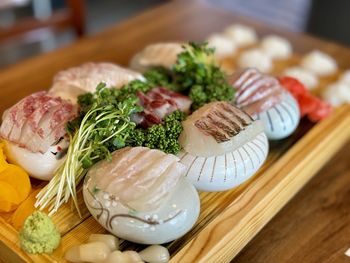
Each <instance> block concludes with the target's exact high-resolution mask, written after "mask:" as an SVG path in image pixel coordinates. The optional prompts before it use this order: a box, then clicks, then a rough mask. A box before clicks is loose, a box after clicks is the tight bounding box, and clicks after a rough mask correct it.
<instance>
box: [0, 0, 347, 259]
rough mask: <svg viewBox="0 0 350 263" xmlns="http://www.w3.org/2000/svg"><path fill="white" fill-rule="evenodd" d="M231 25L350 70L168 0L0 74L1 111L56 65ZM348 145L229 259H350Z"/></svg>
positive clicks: (343, 54) (301, 40)
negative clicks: (122, 21) (349, 253)
mask: <svg viewBox="0 0 350 263" xmlns="http://www.w3.org/2000/svg"><path fill="white" fill-rule="evenodd" d="M234 22H240V23H245V24H249V25H252V26H254V27H255V28H256V29H257V31H258V32H259V34H266V33H272V32H274V33H278V34H280V35H284V36H286V37H288V38H289V39H290V40H291V41H292V42H293V45H294V47H295V49H296V50H297V51H298V52H301V53H303V52H306V51H308V50H310V49H313V48H315V47H317V48H320V49H323V50H324V51H326V52H329V53H330V54H332V55H333V56H334V57H336V58H337V60H338V63H339V64H340V66H341V67H343V68H350V50H349V49H347V48H345V47H341V46H339V45H336V44H333V43H328V42H324V41H321V40H317V39H314V38H311V37H309V36H306V35H301V34H294V33H289V32H284V31H283V30H279V29H275V28H271V27H269V26H265V25H262V24H260V23H258V22H254V21H251V20H249V19H246V18H242V17H238V16H234V15H232V14H229V13H227V12H225V11H223V10H218V9H215V8H214V7H211V6H208V5H206V4H205V3H203V1H199V0H197V1H196V0H192V1H172V2H171V3H168V4H164V5H163V6H160V7H158V8H155V9H152V10H149V11H147V12H145V13H143V14H141V15H140V16H137V17H135V18H132V19H129V20H127V21H125V22H124V23H121V24H119V25H117V26H114V27H111V28H110V29H108V30H106V31H104V32H102V33H100V34H98V35H96V36H94V37H91V38H88V39H83V40H81V41H78V42H76V43H74V44H72V45H70V46H67V47H65V48H62V49H60V50H57V51H55V52H52V53H48V54H44V55H41V56H39V57H35V58H33V59H30V60H27V61H25V62H22V63H20V64H17V65H14V66H11V67H9V68H7V69H5V70H3V71H1V72H0V94H1V105H0V112H2V111H3V110H4V109H6V108H8V107H9V106H11V105H12V104H13V103H15V102H16V101H17V100H19V99H20V98H22V97H24V96H25V95H28V94H29V93H32V92H34V91H38V90H42V89H46V88H48V87H49V86H50V84H51V82H52V77H53V75H54V74H55V73H56V72H58V71H59V70H61V69H65V68H67V67H70V66H74V65H79V64H81V63H83V62H86V61H112V62H116V63H119V64H122V65H127V63H128V60H129V58H130V57H131V55H132V54H134V53H135V52H136V51H138V50H140V49H141V48H142V47H143V46H145V45H146V44H148V43H152V42H156V41H167V40H203V39H205V38H206V37H207V36H208V35H209V34H210V33H212V32H218V31H221V30H222V29H223V28H224V27H225V26H227V25H229V24H232V23H234ZM349 146H350V144H348V145H347V146H345V147H344V149H343V150H342V151H341V152H340V153H339V155H337V156H336V157H335V158H334V159H333V160H332V161H331V162H330V163H329V164H328V165H327V166H326V167H325V168H324V169H323V170H322V171H321V172H319V173H318V174H317V176H316V177H315V178H314V179H313V180H312V181H311V182H310V183H309V184H308V185H307V186H306V187H305V188H304V189H303V191H302V192H300V193H299V194H298V195H297V196H296V197H295V198H294V199H293V200H292V201H291V202H290V204H289V205H288V206H287V207H285V208H284V209H283V210H282V211H281V212H280V213H279V214H278V215H277V216H276V217H275V219H273V221H271V222H270V223H269V224H268V225H267V226H266V227H265V228H264V229H263V230H262V232H261V233H260V234H259V235H258V236H257V237H256V238H255V239H253V240H252V241H251V242H250V243H249V245H248V246H247V247H246V248H245V249H244V250H243V251H242V252H241V253H240V254H239V255H238V257H237V258H236V259H235V260H234V261H233V262H342V261H343V262H349V260H350V259H349V258H346V257H345V256H344V252H345V250H346V249H347V247H350V243H349V239H347V238H349V236H350V235H349V234H350V225H347V223H349V222H350V213H349V212H350V202H349V200H350V192H349V190H348V189H349V184H350V172H349V170H350V168H349V150H348V149H349ZM346 242H348V243H346ZM1 256H2V255H1ZM1 256H0V257H1Z"/></svg>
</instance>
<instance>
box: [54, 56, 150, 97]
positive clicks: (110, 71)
mask: <svg viewBox="0 0 350 263" xmlns="http://www.w3.org/2000/svg"><path fill="white" fill-rule="evenodd" d="M135 79H140V80H143V79H144V78H143V77H142V75H141V74H140V73H138V72H135V71H132V70H129V69H126V68H122V67H120V66H118V65H115V64H112V63H92V62H89V63H85V64H83V65H81V66H78V67H73V68H69V69H67V70H64V71H61V72H59V73H57V74H56V76H55V77H54V81H53V86H52V87H51V89H50V92H51V93H53V94H56V95H59V96H61V97H64V98H69V99H71V100H72V99H74V101H75V100H76V98H77V96H78V95H80V94H83V93H86V92H95V90H96V87H97V85H98V84H99V83H101V82H104V83H106V85H107V87H115V88H120V87H122V86H123V85H125V84H127V83H128V82H130V81H132V80H135Z"/></svg>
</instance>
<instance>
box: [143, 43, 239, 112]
mask: <svg viewBox="0 0 350 263" xmlns="http://www.w3.org/2000/svg"><path fill="white" fill-rule="evenodd" d="M184 49H185V51H183V52H181V53H180V54H179V55H178V57H177V61H176V64H175V65H174V66H173V68H172V70H171V71H169V70H166V69H164V68H154V69H151V70H149V71H147V72H146V73H145V77H146V79H148V80H149V81H150V82H152V83H154V84H157V85H161V86H163V87H167V88H169V89H172V90H174V91H178V92H181V93H183V94H185V95H188V96H189V97H190V99H191V100H192V109H193V110H196V109H198V108H200V107H201V106H203V105H204V104H206V103H209V102H212V101H230V100H232V99H233V97H234V89H233V88H232V86H231V85H230V84H229V83H228V82H227V80H226V76H225V73H224V72H223V71H221V69H220V68H219V67H218V66H217V65H216V64H215V60H214V49H213V48H209V47H208V46H207V43H199V44H197V43H192V42H190V43H189V45H185V46H184Z"/></svg>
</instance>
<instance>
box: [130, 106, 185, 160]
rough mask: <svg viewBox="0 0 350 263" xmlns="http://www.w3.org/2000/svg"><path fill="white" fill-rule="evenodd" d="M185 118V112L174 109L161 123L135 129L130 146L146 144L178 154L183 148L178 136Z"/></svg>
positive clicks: (149, 146)
mask: <svg viewBox="0 0 350 263" xmlns="http://www.w3.org/2000/svg"><path fill="white" fill-rule="evenodd" d="M184 118H185V114H184V113H183V112H181V111H174V112H173V113H171V114H169V115H168V116H166V117H165V118H164V121H163V122H162V123H160V124H155V125H153V126H151V127H149V128H148V129H143V128H136V129H134V130H133V131H132V133H131V135H130V136H129V142H128V143H129V144H130V146H145V147H148V148H151V149H159V150H162V151H164V152H166V153H172V154H177V153H179V151H180V150H181V146H180V144H179V141H178V138H179V136H180V133H181V132H182V125H181V121H182V120H184Z"/></svg>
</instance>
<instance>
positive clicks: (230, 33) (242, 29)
mask: <svg viewBox="0 0 350 263" xmlns="http://www.w3.org/2000/svg"><path fill="white" fill-rule="evenodd" d="M224 33H225V35H226V36H227V37H228V38H230V39H231V40H232V42H233V43H234V44H236V45H237V46H238V47H242V46H247V45H251V44H254V43H255V42H256V41H257V39H258V37H257V35H256V33H255V30H254V29H253V28H251V27H248V26H245V25H240V24H234V25H231V26H229V27H227V28H226V29H225V32H224Z"/></svg>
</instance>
